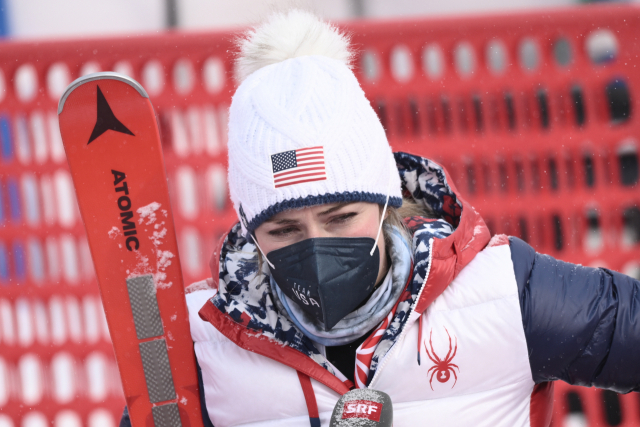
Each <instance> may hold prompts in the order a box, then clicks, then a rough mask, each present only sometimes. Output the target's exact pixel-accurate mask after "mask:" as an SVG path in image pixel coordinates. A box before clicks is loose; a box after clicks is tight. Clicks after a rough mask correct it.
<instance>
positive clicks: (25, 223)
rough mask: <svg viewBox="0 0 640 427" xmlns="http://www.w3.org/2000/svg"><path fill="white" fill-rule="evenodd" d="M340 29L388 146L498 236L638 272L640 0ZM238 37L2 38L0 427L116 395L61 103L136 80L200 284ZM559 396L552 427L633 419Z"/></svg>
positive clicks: (219, 224) (74, 416) (67, 418)
mask: <svg viewBox="0 0 640 427" xmlns="http://www.w3.org/2000/svg"><path fill="white" fill-rule="evenodd" d="M345 27H346V28H347V29H348V30H349V31H351V32H352V33H353V35H354V36H353V40H354V42H355V44H356V46H358V47H359V48H360V49H361V54H360V55H359V57H358V59H357V64H356V65H357V66H356V69H355V71H356V74H357V76H358V77H359V78H360V81H361V82H362V85H363V88H364V89H365V92H366V93H367V95H368V96H369V99H370V100H371V102H372V104H373V105H374V107H375V108H376V110H377V111H378V114H379V115H380V118H381V120H382V122H383V124H384V126H385V128H386V129H387V132H388V135H389V139H390V141H391V142H392V144H393V146H394V148H395V149H397V150H407V151H412V152H416V153H420V154H424V155H427V156H429V157H431V158H433V159H435V160H438V161H440V162H441V163H443V164H444V165H445V166H447V168H449V169H450V171H451V173H452V176H454V179H455V180H456V184H457V186H458V188H459V189H460V190H461V191H462V192H463V193H464V194H465V196H466V198H467V200H469V201H470V202H471V203H472V204H473V205H474V206H475V207H476V209H478V210H479V211H480V212H481V213H482V214H483V216H484V217H485V218H486V220H487V222H488V224H489V226H490V228H491V230H492V232H494V233H508V234H513V235H517V236H520V237H522V238H524V239H525V240H527V241H529V242H530V243H532V244H533V245H534V246H535V247H536V249H537V250H538V251H540V252H545V253H550V254H552V255H553V256H555V257H558V258H561V259H565V260H567V261H572V262H580V263H583V264H588V265H602V266H607V267H609V268H612V269H615V270H619V271H623V272H625V273H627V274H631V275H634V276H636V277H639V275H640V274H639V273H640V245H639V243H640V209H639V208H638V201H639V199H640V195H639V193H638V185H637V184H638V179H639V170H638V169H639V166H638V141H637V134H638V127H639V126H640V120H638V119H637V117H636V116H637V114H636V112H637V111H638V100H637V96H636V94H637V93H638V91H637V89H636V88H637V87H639V86H640V73H638V72H637V68H638V67H640V59H638V55H639V54H640V47H639V46H638V45H637V44H636V41H635V39H636V34H637V28H640V9H637V8H634V7H628V6H625V7H583V8H575V9H569V10H565V11H554V12H550V13H541V12H536V13H534V14H516V15H501V16H486V17H480V18H456V19H454V18H451V19H445V20H419V21H403V22H387V23H368V22H367V23H365V22H362V23H352V24H348V25H345ZM232 36H233V34H230V33H207V34H179V33H175V34H172V33H168V34H163V35H158V36H153V37H136V38H114V39H96V40H68V41H57V42H43V43H33V42H30V43H4V44H3V45H2V49H0V427H13V426H15V427H18V426H20V427H40V426H49V425H53V426H55V427H58V426H71V427H75V426H85V425H86V426H89V427H112V426H114V425H116V424H117V420H118V419H119V416H120V413H121V410H122V406H123V404H124V400H123V399H122V397H121V389H120V385H119V383H118V379H117V378H118V377H117V374H116V366H115V362H114V359H113V355H112V350H111V345H110V340H109V336H108V332H107V330H106V327H105V324H104V319H103V313H102V309H101V305H100V303H99V296H98V292H97V287H96V284H95V279H94V277H93V267H92V265H91V261H90V256H89V252H88V248H87V243H86V239H85V237H84V233H83V227H82V224H80V223H79V215H78V212H77V208H76V202H75V199H74V197H75V196H74V192H73V188H72V185H71V180H70V177H69V174H68V171H67V166H66V161H65V157H64V153H63V151H62V145H61V142H60V135H59V131H58V127H57V120H56V107H57V100H58V97H59V96H60V95H61V93H62V91H63V90H64V89H65V87H66V85H67V84H68V83H69V82H70V81H72V80H73V79H75V78H76V77H78V76H80V75H84V74H87V73H90V72H94V71H100V70H102V71H108V70H112V71H118V72H121V73H124V74H127V75H129V76H131V77H133V78H134V79H136V80H138V81H140V82H141V83H142V84H143V86H144V87H145V88H146V90H147V91H148V92H149V94H150V96H151V99H152V101H153V104H154V107H155V108H156V111H157V113H158V120H159V122H160V125H161V130H162V132H163V143H164V145H165V159H166V162H167V172H168V175H169V180H170V191H171V194H172V200H173V208H174V214H175V218H176V229H177V234H178V242H179V245H180V254H181V259H182V266H183V270H184V276H185V283H190V282H193V281H195V280H200V279H202V278H204V277H206V276H207V275H208V274H209V272H208V267H207V263H208V259H209V256H210V254H211V251H212V250H213V246H214V242H216V241H217V240H218V237H219V236H220V235H221V234H222V233H223V232H224V231H225V230H226V229H228V227H229V226H230V225H231V224H232V223H233V222H234V221H235V214H234V212H233V209H232V207H231V205H230V203H229V201H228V197H227V193H226V191H227V190H226V181H225V180H226V151H225V132H226V122H227V109H228V105H229V102H230V98H231V95H232V93H233V90H234V84H233V82H232V81H231V56H230V54H229V52H231V51H233V46H232ZM568 387H569V386H566V385H564V384H558V385H557V387H556V393H557V405H556V409H555V414H554V423H555V424H554V425H586V424H584V423H586V422H588V423H589V425H625V426H626V425H631V424H630V423H633V422H635V423H636V424H637V423H638V422H640V416H639V415H638V413H639V410H638V407H639V404H638V396H637V395H629V396H622V397H617V395H615V394H607V393H605V394H602V392H600V391H594V390H589V389H574V388H568ZM570 392H571V393H574V394H571V393H570ZM611 396H615V399H618V400H615V399H614V398H612V397H611ZM607 399H608V400H607ZM634 399H635V400H634ZM614 401H615V402H618V403H619V404H618V406H616V405H615V404H614V403H611V402H614ZM576 402H581V403H580V404H578V403H576ZM603 402H604V403H603ZM634 402H635V403H634ZM605 403H606V404H607V405H609V406H606V405H605ZM598 405H599V406H598ZM603 405H604V406H603ZM612 405H613V406H612ZM604 407H613V408H614V410H613V412H611V411H609V412H607V411H606V410H605V409H597V408H604ZM616 407H619V408H620V410H619V411H618V412H616V411H615V408H616ZM609 413H617V414H618V416H619V417H622V418H620V419H621V420H622V421H620V422H622V423H624V424H620V423H618V424H615V422H616V419H614V418H613V417H614V416H613V415H607V414H609ZM580 414H583V415H580ZM603 414H605V415H604V418H603ZM580 417H584V418H580ZM607 417H609V418H607ZM634 417H635V418H634ZM582 421H584V423H582V424H575V423H581V422H582ZM571 423H573V424H571ZM597 423H600V424H597ZM607 423H608V424H607Z"/></svg>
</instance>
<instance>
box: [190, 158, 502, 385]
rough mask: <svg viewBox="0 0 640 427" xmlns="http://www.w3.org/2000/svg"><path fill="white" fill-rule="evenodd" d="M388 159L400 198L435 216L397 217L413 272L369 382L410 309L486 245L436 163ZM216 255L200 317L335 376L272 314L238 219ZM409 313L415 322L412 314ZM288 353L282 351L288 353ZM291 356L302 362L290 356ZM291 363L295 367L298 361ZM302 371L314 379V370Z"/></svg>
mask: <svg viewBox="0 0 640 427" xmlns="http://www.w3.org/2000/svg"><path fill="white" fill-rule="evenodd" d="M395 159H396V163H397V167H398V173H399V175H400V178H401V181H402V188H403V193H404V194H403V196H404V197H411V198H413V199H414V200H415V201H416V202H418V203H419V204H423V205H426V206H428V207H429V208H430V209H431V210H432V211H433V213H434V216H435V217H436V218H422V217H412V218H407V219H405V221H406V223H407V225H408V227H409V229H410V230H411V232H412V233H413V241H412V251H413V257H414V260H413V262H414V265H413V272H412V273H411V279H410V280H409V282H408V284H407V288H406V289H405V291H404V292H403V294H402V295H401V296H400V298H399V302H398V306H397V309H396V313H395V314H394V317H393V320H392V321H391V323H390V324H389V326H388V327H387V329H386V331H385V332H384V335H383V337H382V339H381V341H380V342H379V344H378V346H377V347H376V350H375V352H374V357H373V359H372V363H371V367H370V371H369V380H371V378H372V377H373V375H374V374H375V371H376V368H377V365H378V363H379V361H380V360H382V358H383V357H384V355H385V354H386V353H387V352H388V350H389V349H390V348H391V347H392V346H393V344H394V343H395V341H396V339H397V338H398V336H399V335H400V333H401V332H402V330H403V329H404V328H406V327H407V326H408V325H409V324H410V321H409V314H410V313H411V311H415V312H417V313H418V314H421V313H422V312H423V311H424V310H425V309H426V308H427V307H428V306H429V304H431V302H433V300H435V298H437V297H438V296H439V295H440V294H441V293H442V292H443V291H444V290H445V289H446V287H447V286H448V284H449V283H450V282H451V281H452V280H453V278H454V277H455V276H456V275H457V274H458V273H459V272H460V270H461V269H462V268H463V267H464V266H465V265H466V264H468V263H469V262H470V261H471V260H472V259H473V257H474V256H475V254H476V253H478V252H479V251H480V250H482V249H483V248H484V247H485V246H486V244H487V243H488V242H489V237H490V236H489V231H488V229H487V227H486V225H485V224H484V221H482V219H481V217H480V215H479V214H478V213H477V212H476V211H475V210H474V209H473V208H472V207H471V206H470V205H468V204H466V203H465V202H464V201H463V200H462V199H461V198H460V196H459V195H458V194H457V192H456V189H455V186H454V185H453V183H452V182H451V180H450V179H449V176H448V174H447V173H446V171H445V170H444V168H443V167H442V166H440V165H438V164H436V163H435V162H433V161H431V160H428V159H426V158H422V157H419V156H415V155H412V154H408V153H396V154H395ZM218 253H219V255H218ZM218 253H214V256H213V258H212V261H211V268H212V274H213V278H214V280H215V279H216V278H217V279H218V292H217V294H216V295H215V296H214V297H213V298H212V299H211V300H210V301H209V302H208V303H207V304H206V305H205V306H204V307H203V309H202V310H201V311H200V316H201V317H202V318H203V319H204V320H207V321H209V322H211V323H213V324H214V326H216V327H217V329H218V330H220V331H221V332H222V333H223V334H225V335H226V336H227V337H228V338H229V339H231V340H232V341H234V342H235V343H236V344H238V345H240V346H241V347H243V348H246V349H248V350H251V351H256V352H258V353H260V354H263V355H266V356H268V357H272V358H274V359H278V358H279V357H281V356H282V355H281V354H280V353H281V352H280V353H278V352H276V353H278V354H276V353H273V352H272V351H270V350H260V351H257V348H258V347H260V348H261V349H262V348H263V347H264V348H265V349H268V348H269V347H270V345H271V346H273V344H275V345H276V346H277V347H279V348H289V349H292V350H295V351H296V352H298V353H302V354H303V355H305V356H307V357H309V358H311V359H312V360H313V361H315V362H316V367H318V365H320V366H321V367H322V368H324V369H325V370H326V371H328V372H330V373H331V374H333V375H334V376H338V377H342V375H341V374H340V373H339V372H338V371H336V370H335V369H334V368H333V366H332V365H331V364H330V363H329V362H328V361H327V360H326V358H325V357H324V356H323V355H322V354H321V352H320V351H318V349H317V348H316V346H315V345H314V343H313V342H312V341H311V340H310V339H309V338H308V337H306V336H305V335H304V334H302V332H300V330H298V329H297V328H296V326H295V325H294V324H293V323H292V322H291V321H290V320H289V319H288V318H287V317H286V316H285V315H283V314H280V313H279V312H278V310H277V308H276V305H275V304H274V299H273V297H272V291H271V285H270V276H269V270H268V266H267V265H266V263H265V264H264V265H263V270H262V271H261V272H259V271H258V256H257V251H256V247H255V246H254V244H253V243H252V242H249V241H248V240H247V239H246V238H245V237H244V236H243V234H242V230H241V227H240V224H236V225H235V226H234V227H233V228H232V229H231V231H230V232H229V233H228V234H227V235H226V236H225V238H224V240H223V242H222V245H221V248H220V251H219V252H218ZM213 307H215V309H213ZM412 319H413V320H415V316H412ZM248 336H250V337H252V339H254V341H252V342H254V344H251V345H250V344H248V341H247V337H248ZM255 339H258V340H260V341H259V342H258V341H255ZM258 344H259V345H258ZM249 347H253V348H249ZM293 356H295V355H294V354H293V353H289V358H291V357H293ZM294 359H296V360H299V361H302V360H303V359H299V358H298V357H297V356H296V357H294ZM306 360H308V359H306ZM279 361H281V362H283V363H286V361H285V360H279ZM286 364H289V365H291V363H286ZM295 365H296V369H298V370H301V369H300V368H301V363H298V362H296V364H295ZM315 371H316V374H317V370H315ZM306 373H307V374H308V375H311V376H312V377H315V378H316V379H318V378H317V375H315V376H314V375H313V373H310V372H306ZM325 384H326V382H325ZM334 389H335V387H334Z"/></svg>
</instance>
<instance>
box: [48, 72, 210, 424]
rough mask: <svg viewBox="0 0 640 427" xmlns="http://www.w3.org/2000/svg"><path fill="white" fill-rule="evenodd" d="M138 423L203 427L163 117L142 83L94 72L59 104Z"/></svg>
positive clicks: (76, 83) (121, 366)
mask: <svg viewBox="0 0 640 427" xmlns="http://www.w3.org/2000/svg"><path fill="white" fill-rule="evenodd" d="M58 116H59V121H60V132H61V134H62V139H63V141H64V148H65V151H66V154H67V159H68V161H69V168H70V169H71V175H72V177H73V183H74V185H75V189H76V194H77V198H78V204H79V206H80V212H81V214H82V219H83V221H84V225H85V228H86V231H87V237H88V240H89V246H90V247H91V255H92V257H93V263H94V266H95V269H96V274H97V277H98V284H99V286H100V294H101V296H102V303H103V304H104V309H105V313H106V316H107V322H108V324H109V331H110V333H111V339H112V340H113V347H114V350H115V354H116V360H117V362H118V368H119V370H120V376H121V378H122V386H123V389H124V394H125V398H126V401H127V406H128V408H129V414H130V417H131V422H132V425H133V426H134V427H151V426H156V427H179V426H183V427H187V426H190V427H195V426H202V425H203V424H202V415H201V412H200V399H199V393H198V380H197V374H196V364H195V355H194V353H193V343H192V340H191V334H190V331H189V321H188V315H187V308H186V303H185V297H184V286H183V283H182V274H181V269H180V260H179V258H178V245H177V242H176V235H175V228H174V224H173V217H172V215H171V206H170V204H169V193H168V189H167V178H166V174H165V169H164V161H163V158H162V148H161V144H160V136H159V133H158V127H157V122H156V117H155V114H154V111H153V107H152V105H151V102H150V101H149V96H148V95H147V93H146V92H145V90H144V89H143V88H142V86H140V84H138V83H137V82H136V81H134V80H132V79H130V78H128V77H126V76H123V75H119V74H116V73H96V74H92V75H89V76H86V77H82V78H80V79H78V80H76V81H74V82H73V83H72V84H71V85H70V86H69V87H68V88H67V90H66V91H65V93H64V95H63V96H62V98H61V99H60V104H59V106H58Z"/></svg>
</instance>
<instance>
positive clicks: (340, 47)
mask: <svg viewBox="0 0 640 427" xmlns="http://www.w3.org/2000/svg"><path fill="white" fill-rule="evenodd" d="M349 43H350V37H349V35H347V34H345V33H344V32H341V31H340V30H339V29H338V28H336V27H335V26H333V25H331V24H330V23H328V22H324V21H322V20H320V19H319V18H318V17H317V16H316V15H314V14H313V13H311V12H307V11H304V10H300V9H291V10H288V11H285V12H275V13H273V14H271V15H270V16H269V17H268V18H267V20H266V21H265V22H263V23H261V24H260V25H259V26H257V27H255V28H252V29H250V30H249V31H247V32H246V33H245V34H244V35H243V36H241V37H240V38H239V39H238V42H237V44H238V48H239V49H240V52H239V54H238V56H237V57H236V61H235V79H236V81H237V82H238V84H240V83H242V81H244V79H245V78H247V76H249V75H250V74H252V73H253V72H255V71H257V70H259V69H260V68H263V67H266V66H267V65H271V64H275V63H278V62H282V61H285V60H287V59H290V58H297V57H300V56H307V55H320V56H326V57H328V58H332V59H336V60H338V61H341V62H343V63H344V64H345V65H347V66H348V67H351V61H352V59H353V56H354V53H353V51H352V50H351V49H350V47H349Z"/></svg>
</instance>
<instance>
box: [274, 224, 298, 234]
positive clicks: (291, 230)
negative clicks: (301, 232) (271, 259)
mask: <svg viewBox="0 0 640 427" xmlns="http://www.w3.org/2000/svg"><path fill="white" fill-rule="evenodd" d="M297 231H298V227H291V226H289V227H284V228H277V229H275V230H271V231H269V233H268V234H269V235H270V236H274V237H284V236H287V235H289V234H293V233H295V232H297Z"/></svg>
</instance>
